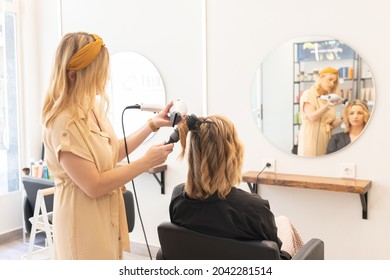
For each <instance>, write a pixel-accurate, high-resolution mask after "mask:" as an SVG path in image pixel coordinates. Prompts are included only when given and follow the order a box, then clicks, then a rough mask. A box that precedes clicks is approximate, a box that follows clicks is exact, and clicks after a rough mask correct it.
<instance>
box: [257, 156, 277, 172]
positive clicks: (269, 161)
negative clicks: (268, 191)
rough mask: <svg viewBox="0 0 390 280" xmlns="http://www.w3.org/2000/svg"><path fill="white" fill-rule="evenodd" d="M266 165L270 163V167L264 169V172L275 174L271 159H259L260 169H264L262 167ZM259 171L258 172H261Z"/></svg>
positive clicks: (273, 162) (273, 163)
mask: <svg viewBox="0 0 390 280" xmlns="http://www.w3.org/2000/svg"><path fill="white" fill-rule="evenodd" d="M267 163H270V164H271V166H270V167H266V168H265V169H264V172H275V160H274V159H272V158H263V159H261V169H263V168H264V166H265V165H266V164H267ZM261 169H260V170H261Z"/></svg>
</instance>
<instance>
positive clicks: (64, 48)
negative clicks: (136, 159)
mask: <svg viewBox="0 0 390 280" xmlns="http://www.w3.org/2000/svg"><path fill="white" fill-rule="evenodd" d="M94 40H95V39H94V38H93V36H92V35H91V34H88V33H85V32H77V33H69V34H66V35H65V36H64V37H63V38H62V40H61V42H60V44H59V46H58V48H57V52H56V55H55V60H54V65H53V70H52V73H51V78H50V83H49V88H48V90H47V93H46V96H45V99H44V102H43V108H42V122H43V125H44V126H45V127H49V126H50V125H51V124H52V123H53V122H54V120H55V118H56V117H57V116H58V115H59V114H60V113H61V112H63V111H65V110H66V111H68V112H70V114H71V115H72V119H71V120H70V121H69V123H68V124H67V125H69V124H70V123H72V122H74V121H77V120H80V119H81V118H86V119H88V113H89V112H90V111H91V109H92V108H93V107H94V106H95V104H96V103H97V101H98V100H97V98H96V95H97V94H99V95H100V98H99V106H98V108H97V109H98V110H99V112H98V113H99V115H100V116H102V117H107V110H108V103H109V101H108V96H107V94H106V92H105V87H106V84H107V81H108V73H109V54H108V50H107V48H106V47H104V46H102V48H101V50H100V52H99V54H98V55H97V56H96V58H95V59H94V60H93V61H92V62H91V63H90V64H89V65H88V66H87V67H85V68H83V69H80V70H76V71H73V72H74V79H70V77H69V75H68V74H69V72H70V71H67V70H66V67H67V65H68V62H69V60H70V58H71V57H72V56H73V55H74V54H75V53H76V52H77V51H78V50H79V49H81V48H82V47H84V46H85V45H87V44H88V43H90V42H93V41H94ZM71 72H72V71H71ZM72 74H73V73H72Z"/></svg>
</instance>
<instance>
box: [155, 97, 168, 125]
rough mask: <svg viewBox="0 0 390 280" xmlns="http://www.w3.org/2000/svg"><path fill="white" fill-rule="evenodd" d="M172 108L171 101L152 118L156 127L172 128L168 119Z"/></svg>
mask: <svg viewBox="0 0 390 280" xmlns="http://www.w3.org/2000/svg"><path fill="white" fill-rule="evenodd" d="M172 106H173V101H171V102H169V103H168V104H167V105H166V106H165V108H164V109H163V110H161V111H160V112H159V113H158V114H157V115H156V116H155V117H154V118H153V122H154V124H155V125H156V127H158V128H160V127H163V126H172V123H171V121H170V119H169V117H168V112H169V109H170V108H171V107H172Z"/></svg>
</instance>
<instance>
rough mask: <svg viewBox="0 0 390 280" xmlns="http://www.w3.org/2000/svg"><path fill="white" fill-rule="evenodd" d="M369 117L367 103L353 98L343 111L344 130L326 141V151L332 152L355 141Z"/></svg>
mask: <svg viewBox="0 0 390 280" xmlns="http://www.w3.org/2000/svg"><path fill="white" fill-rule="evenodd" d="M369 118H370V111H369V109H368V107H367V104H366V103H365V102H363V101H361V100H358V99H356V100H353V101H352V102H350V103H348V104H347V106H345V108H344V111H343V121H344V126H345V127H344V132H339V133H336V134H334V135H333V136H332V137H331V138H330V140H329V143H328V147H327V149H326V153H327V154H330V153H334V152H336V151H338V150H340V149H342V148H344V147H345V146H347V145H348V144H350V143H352V142H353V141H355V140H356V139H357V138H358V136H359V135H360V133H361V132H362V131H363V128H364V127H365V125H366V124H367V122H368V119H369Z"/></svg>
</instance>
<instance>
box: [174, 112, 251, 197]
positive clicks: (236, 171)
mask: <svg viewBox="0 0 390 280" xmlns="http://www.w3.org/2000/svg"><path fill="white" fill-rule="evenodd" d="M178 130H179V135H180V143H181V146H182V153H181V157H183V156H184V153H185V150H186V145H187V141H188V142H189V143H188V146H189V147H188V151H187V155H188V174H187V182H186V184H185V191H186V193H187V195H188V196H189V197H190V198H193V199H205V198H207V197H209V196H211V195H213V194H214V193H217V195H218V197H219V198H221V199H224V198H226V196H227V195H228V193H229V192H230V190H231V188H232V187H233V186H235V185H237V184H239V183H240V182H241V169H242V163H243V154H244V147H243V145H242V143H241V141H240V140H239V138H238V136H237V132H236V130H235V128H234V125H233V123H232V122H231V121H230V120H228V119H227V118H226V117H223V116H217V115H214V116H209V117H206V118H204V117H199V118H197V121H196V123H195V124H194V126H190V128H189V127H188V125H187V123H186V122H183V123H181V124H180V125H179V126H178ZM188 133H189V136H188V140H187V134H188Z"/></svg>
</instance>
